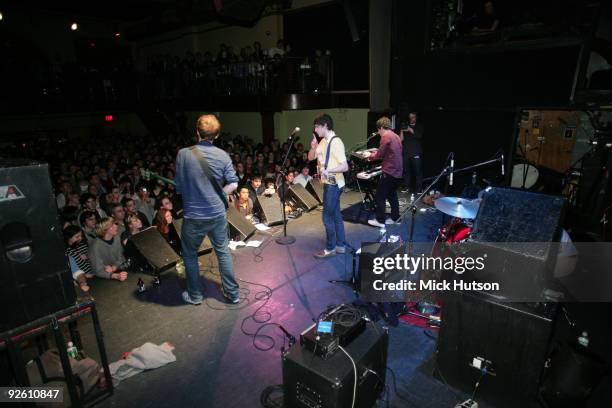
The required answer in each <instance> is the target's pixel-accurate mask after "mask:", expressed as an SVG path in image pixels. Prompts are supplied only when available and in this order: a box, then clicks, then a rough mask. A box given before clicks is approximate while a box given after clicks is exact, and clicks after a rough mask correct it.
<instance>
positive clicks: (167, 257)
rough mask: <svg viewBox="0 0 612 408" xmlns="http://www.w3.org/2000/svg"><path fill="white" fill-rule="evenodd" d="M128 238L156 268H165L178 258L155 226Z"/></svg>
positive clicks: (174, 262)
mask: <svg viewBox="0 0 612 408" xmlns="http://www.w3.org/2000/svg"><path fill="white" fill-rule="evenodd" d="M130 240H131V241H132V242H133V243H134V246H135V247H136V249H138V252H140V254H141V255H142V256H143V257H144V258H145V259H146V260H147V261H148V262H149V264H151V266H152V267H154V268H155V269H157V270H162V269H166V268H168V267H170V266H172V265H174V264H176V263H177V262H178V260H179V259H180V256H178V254H177V253H176V252H174V249H172V247H171V246H170V244H168V242H167V241H166V239H165V238H164V237H162V236H161V234H160V233H159V231H157V228H155V227H149V228H146V229H144V230H142V231H140V232H139V233H137V234H134V235H132V237H131V238H130Z"/></svg>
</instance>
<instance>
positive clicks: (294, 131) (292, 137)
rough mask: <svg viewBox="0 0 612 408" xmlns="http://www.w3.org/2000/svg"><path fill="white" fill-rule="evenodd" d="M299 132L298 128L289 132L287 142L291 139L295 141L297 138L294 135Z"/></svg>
mask: <svg viewBox="0 0 612 408" xmlns="http://www.w3.org/2000/svg"><path fill="white" fill-rule="evenodd" d="M299 131H300V128H299V127H297V126H296V127H295V128H294V129H293V130H292V131H291V135H289V140H291V139H294V138H295V139H297V137H295V134H296V133H298V132H299Z"/></svg>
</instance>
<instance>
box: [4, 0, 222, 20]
mask: <svg viewBox="0 0 612 408" xmlns="http://www.w3.org/2000/svg"><path fill="white" fill-rule="evenodd" d="M0 4H3V6H6V7H7V8H15V9H16V8H18V9H20V10H33V11H43V12H44V11H47V12H52V13H57V14H65V15H67V16H74V17H75V18H76V17H86V18H92V19H98V20H108V21H119V22H134V21H140V20H144V19H150V18H156V17H159V16H162V15H164V14H168V15H172V14H176V15H178V16H181V17H187V16H188V15H189V14H193V13H197V14H205V15H208V16H209V18H211V19H212V18H214V16H215V10H214V6H213V0H104V1H99V0H60V1H48V0H21V1H19V2H13V1H2V2H0Z"/></svg>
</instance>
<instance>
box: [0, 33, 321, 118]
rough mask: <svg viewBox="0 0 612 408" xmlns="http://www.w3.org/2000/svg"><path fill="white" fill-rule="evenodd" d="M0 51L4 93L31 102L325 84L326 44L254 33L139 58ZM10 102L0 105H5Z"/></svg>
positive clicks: (79, 103)
mask: <svg viewBox="0 0 612 408" xmlns="http://www.w3.org/2000/svg"><path fill="white" fill-rule="evenodd" d="M90 46H95V43H91V44H90ZM0 51H3V54H4V55H5V56H6V58H4V59H3V62H1V63H0V70H1V71H2V72H3V73H4V74H5V75H4V77H5V78H11V81H9V82H7V83H6V84H5V87H4V88H5V90H6V91H7V92H8V95H11V94H12V95H13V96H15V98H6V100H24V101H26V100H27V102H28V104H29V105H28V106H30V109H31V108H32V107H33V106H35V107H36V108H38V109H44V108H45V107H51V108H52V107H53V106H54V105H55V106H56V107H57V106H64V105H67V107H68V108H69V109H79V108H93V107H99V108H101V107H113V106H118V107H121V106H128V105H130V104H133V103H134V102H137V101H148V100H154V101H168V100H177V99H190V98H195V97H200V98H201V97H206V96H230V95H239V96H247V95H274V94H279V93H283V92H304V93H310V92H320V91H327V90H330V89H331V74H330V73H331V52H330V51H329V50H326V51H321V50H315V51H313V52H312V55H309V56H307V55H302V56H296V55H293V52H292V51H291V48H290V47H289V46H288V45H285V44H284V42H283V41H282V40H279V41H278V43H277V45H276V46H275V47H272V48H269V49H262V47H261V44H260V43H259V42H257V41H255V42H254V43H253V44H252V45H249V46H246V47H243V48H241V49H240V50H238V51H236V50H235V49H234V47H232V46H231V45H226V44H221V45H220V47H219V50H218V52H216V53H214V52H209V51H207V52H195V53H193V52H191V51H188V52H186V53H185V54H184V55H182V56H178V55H170V54H156V55H152V56H150V57H148V58H145V59H142V60H138V61H132V59H131V58H130V57H123V58H119V57H116V56H113V57H112V58H107V59H104V58H103V59H101V61H102V62H100V59H97V60H92V61H83V60H81V61H79V62H65V61H62V60H61V58H60V57H59V55H57V56H56V57H54V58H52V61H49V62H47V63H45V61H39V60H35V61H34V60H33V57H32V56H23V55H22V52H23V51H22V50H21V47H19V45H18V44H17V43H12V42H7V43H5V44H4V45H3V46H0ZM24 59H25V60H24ZM20 98H21V99H20ZM17 108H18V106H17V105H13V106H6V109H7V111H11V109H13V110H14V109H17Z"/></svg>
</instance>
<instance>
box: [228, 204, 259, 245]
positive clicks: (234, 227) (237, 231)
mask: <svg viewBox="0 0 612 408" xmlns="http://www.w3.org/2000/svg"><path fill="white" fill-rule="evenodd" d="M227 222H228V224H229V226H230V234H231V236H232V237H238V238H239V239H240V240H241V241H246V240H247V239H249V238H250V237H251V235H253V234H254V233H255V231H257V228H255V226H254V225H253V223H252V222H251V221H249V220H247V219H246V218H245V217H244V215H242V214H240V213H239V212H238V210H237V209H236V207H234V206H233V205H230V206H229V208H228V210H227Z"/></svg>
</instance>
